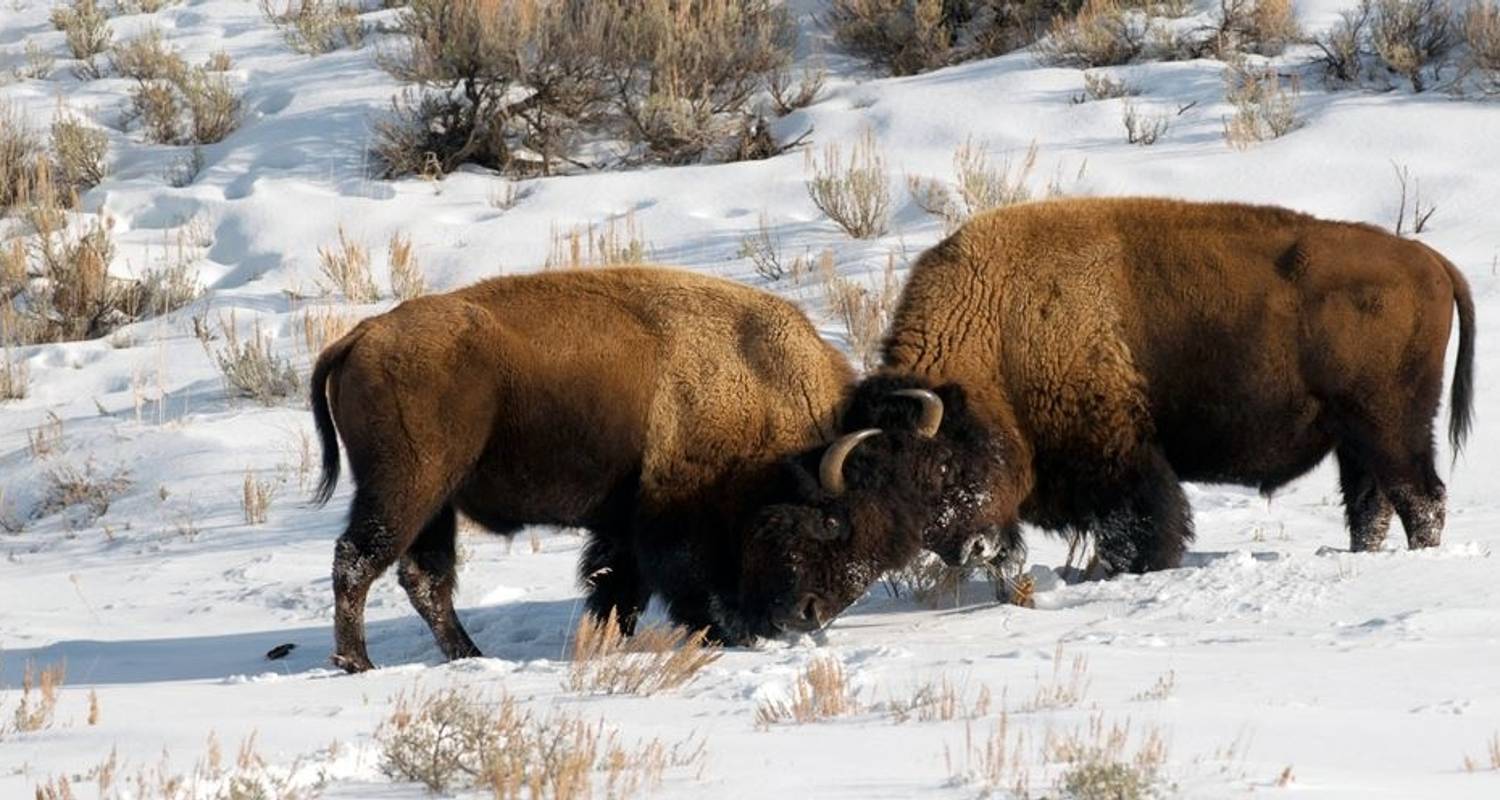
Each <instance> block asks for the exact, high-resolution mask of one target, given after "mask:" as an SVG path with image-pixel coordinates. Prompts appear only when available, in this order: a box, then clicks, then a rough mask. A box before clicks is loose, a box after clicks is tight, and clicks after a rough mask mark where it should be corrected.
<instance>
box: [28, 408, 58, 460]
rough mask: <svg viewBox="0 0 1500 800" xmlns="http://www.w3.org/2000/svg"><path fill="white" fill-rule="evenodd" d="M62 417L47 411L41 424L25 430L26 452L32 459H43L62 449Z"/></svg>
mask: <svg viewBox="0 0 1500 800" xmlns="http://www.w3.org/2000/svg"><path fill="white" fill-rule="evenodd" d="M62 441H63V421H62V417H59V416H58V415H57V414H55V413H53V412H51V411H48V412H47V419H46V420H44V421H43V422H42V424H40V425H38V426H36V427H35V428H33V429H31V430H29V431H27V432H26V452H27V453H28V454H29V455H30V456H31V457H32V458H34V459H43V458H47V457H49V456H51V455H52V454H54V453H56V452H57V451H59V450H60V449H62Z"/></svg>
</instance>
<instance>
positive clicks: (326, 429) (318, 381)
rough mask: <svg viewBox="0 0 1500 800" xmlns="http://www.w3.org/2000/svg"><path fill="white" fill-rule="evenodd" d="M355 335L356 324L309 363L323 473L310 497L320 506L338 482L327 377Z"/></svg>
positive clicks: (356, 333)
mask: <svg viewBox="0 0 1500 800" xmlns="http://www.w3.org/2000/svg"><path fill="white" fill-rule="evenodd" d="M358 338H359V329H358V328H356V329H355V330H354V331H351V332H350V333H348V334H347V335H345V336H344V338H342V339H339V340H338V341H337V342H334V343H333V344H331V345H329V346H327V347H325V348H323V352H322V354H320V355H319V356H318V363H317V364H316V365H315V366H314V367H313V372H312V381H311V383H312V397H311V401H312V412H313V422H314V423H315V424H316V425H317V428H318V440H319V441H320V442H321V443H322V445H323V476H322V479H321V480H319V481H318V490H317V491H316V492H314V493H313V498H312V499H313V503H314V504H316V505H320V506H321V505H323V504H324V503H327V502H328V499H329V498H330V497H332V496H333V490H334V487H336V486H337V485H338V482H339V439H338V432H337V430H336V429H335V428H334V424H333V414H332V412H331V411H330V410H329V406H328V378H329V377H330V376H332V375H333V374H334V373H335V372H336V371H337V370H338V368H339V367H340V366H342V365H343V363H344V359H345V358H346V357H348V355H349V351H350V350H351V349H353V347H354V342H355V341H356V340H357V339H358Z"/></svg>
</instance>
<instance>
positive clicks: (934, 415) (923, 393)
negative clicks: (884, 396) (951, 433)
mask: <svg viewBox="0 0 1500 800" xmlns="http://www.w3.org/2000/svg"><path fill="white" fill-rule="evenodd" d="M891 394H893V395H895V396H897V397H910V398H912V399H914V400H916V401H918V402H920V403H921V404H922V418H921V419H919V420H917V433H918V434H919V435H920V436H921V437H922V438H923V439H931V438H932V437H934V436H936V435H937V432H938V427H939V426H940V425H942V424H943V398H941V397H938V396H937V395H936V394H933V393H932V392H929V391H927V390H926V389H899V390H897V391H894V392H891Z"/></svg>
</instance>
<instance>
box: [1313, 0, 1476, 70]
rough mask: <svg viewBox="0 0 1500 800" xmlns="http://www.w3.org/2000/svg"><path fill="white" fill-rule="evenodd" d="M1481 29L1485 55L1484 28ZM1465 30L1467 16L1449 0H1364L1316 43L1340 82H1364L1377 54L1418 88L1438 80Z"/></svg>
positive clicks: (1322, 58) (1327, 66)
mask: <svg viewBox="0 0 1500 800" xmlns="http://www.w3.org/2000/svg"><path fill="white" fill-rule="evenodd" d="M1482 7H1483V6H1482V4H1481V8H1482ZM1471 13H1472V12H1471ZM1479 13H1480V16H1479V17H1476V19H1478V20H1480V22H1479V23H1478V24H1479V27H1480V28H1481V29H1483V28H1484V27H1485V26H1484V25H1483V20H1484V12H1482V11H1481V12H1479ZM1497 13H1500V12H1497ZM1494 24H1495V25H1496V30H1495V31H1494V34H1495V35H1496V36H1500V23H1494ZM1480 33H1481V37H1480V38H1481V47H1480V48H1479V49H1480V50H1481V55H1482V51H1483V50H1484V49H1485V48H1484V46H1483V45H1484V37H1483V33H1484V31H1483V30H1481V31H1480ZM1465 34H1466V30H1465V27H1464V21H1462V20H1460V19H1459V18H1457V17H1456V16H1455V15H1454V13H1453V9H1452V8H1451V7H1450V6H1449V5H1448V3H1447V0H1360V3H1359V5H1358V6H1356V7H1355V8H1353V9H1349V10H1346V11H1344V12H1342V15H1341V17H1340V20H1339V22H1338V23H1337V24H1335V25H1334V26H1333V27H1332V28H1331V29H1330V30H1329V31H1328V33H1326V34H1324V35H1323V36H1320V37H1318V38H1317V39H1315V40H1314V41H1313V44H1315V45H1316V46H1317V47H1318V49H1319V50H1320V51H1321V52H1322V55H1321V56H1320V57H1319V59H1318V61H1319V62H1320V63H1321V64H1322V65H1323V68H1324V71H1325V72H1326V73H1327V75H1328V77H1329V78H1330V79H1331V80H1333V81H1335V82H1337V83H1346V84H1359V83H1360V82H1361V81H1362V80H1363V79H1364V78H1365V77H1366V62H1367V61H1368V60H1370V59H1374V60H1375V61H1377V62H1378V63H1379V64H1380V65H1381V66H1384V67H1385V68H1387V69H1389V70H1390V71H1392V72H1395V73H1396V74H1398V75H1401V76H1402V77H1404V78H1406V79H1407V80H1408V81H1409V82H1410V83H1411V88H1412V91H1414V92H1421V91H1425V90H1426V89H1427V88H1429V87H1430V86H1432V85H1434V84H1435V83H1436V82H1437V81H1438V78H1439V75H1440V73H1441V71H1442V69H1443V68H1444V67H1445V66H1448V65H1449V63H1450V60H1451V59H1450V55H1451V54H1452V52H1453V51H1454V49H1455V47H1456V46H1457V45H1458V44H1459V43H1460V41H1461V40H1463V39H1465V38H1466V36H1465ZM1472 56H1473V48H1472V47H1471V53H1470V58H1472ZM1483 85H1484V83H1483V76H1482V74H1481V87H1483Z"/></svg>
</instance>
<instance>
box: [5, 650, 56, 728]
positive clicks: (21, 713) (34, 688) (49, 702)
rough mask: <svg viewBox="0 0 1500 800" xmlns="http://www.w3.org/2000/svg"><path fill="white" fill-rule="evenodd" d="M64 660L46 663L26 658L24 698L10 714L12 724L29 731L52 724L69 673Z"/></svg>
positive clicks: (22, 690) (22, 694)
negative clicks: (45, 664)
mask: <svg viewBox="0 0 1500 800" xmlns="http://www.w3.org/2000/svg"><path fill="white" fill-rule="evenodd" d="M67 670H68V665H67V662H65V661H59V662H57V663H55V664H51V665H48V666H46V667H43V668H42V669H41V671H38V670H37V668H36V664H35V663H32V662H30V661H28V662H26V671H25V673H24V674H23V677H22V678H21V699H20V701H19V702H18V703H17V705H16V709H15V712H14V713H13V714H12V715H11V726H12V727H13V728H14V729H15V730H17V731H20V732H21V733H30V732H32V731H39V730H42V729H44V728H50V727H52V722H53V718H54V717H55V715H56V713H57V701H58V698H59V697H60V693H61V691H62V687H63V680H64V678H65V677H66V676H67Z"/></svg>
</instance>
